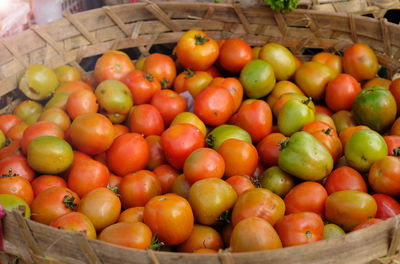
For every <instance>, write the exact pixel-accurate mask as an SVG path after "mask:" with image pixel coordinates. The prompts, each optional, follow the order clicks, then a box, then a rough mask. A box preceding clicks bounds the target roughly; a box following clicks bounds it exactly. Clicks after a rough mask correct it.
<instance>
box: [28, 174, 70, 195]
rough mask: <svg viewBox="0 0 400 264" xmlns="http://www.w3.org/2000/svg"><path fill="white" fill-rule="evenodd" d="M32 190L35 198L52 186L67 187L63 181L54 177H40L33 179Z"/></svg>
mask: <svg viewBox="0 0 400 264" xmlns="http://www.w3.org/2000/svg"><path fill="white" fill-rule="evenodd" d="M31 185H32V189H33V193H34V194H35V196H37V195H38V194H39V193H41V192H43V191H44V190H47V189H49V188H51V187H54V186H59V187H67V183H66V182H65V180H64V179H63V178H61V177H59V176H55V175H41V176H39V177H37V178H35V179H34V180H33V181H32V182H31Z"/></svg>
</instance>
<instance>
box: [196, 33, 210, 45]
mask: <svg viewBox="0 0 400 264" xmlns="http://www.w3.org/2000/svg"><path fill="white" fill-rule="evenodd" d="M194 39H195V40H196V45H204V44H206V43H207V42H208V41H210V40H209V39H208V38H207V36H202V35H200V34H196V35H195V36H194Z"/></svg>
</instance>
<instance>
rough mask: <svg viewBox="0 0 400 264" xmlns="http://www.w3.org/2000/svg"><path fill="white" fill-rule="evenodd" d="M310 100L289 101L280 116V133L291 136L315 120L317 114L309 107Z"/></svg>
mask: <svg viewBox="0 0 400 264" xmlns="http://www.w3.org/2000/svg"><path fill="white" fill-rule="evenodd" d="M309 102H310V99H308V100H305V101H298V100H289V101H288V102H287V103H286V104H285V105H284V106H283V107H282V109H281V111H280V112H279V115H278V128H279V131H280V132H281V133H282V134H284V135H285V136H290V135H292V134H294V133H295V132H297V131H299V130H300V129H301V128H302V127H303V126H304V125H306V124H307V123H310V122H313V121H314V120H315V112H314V110H313V108H312V107H311V106H310V105H309Z"/></svg>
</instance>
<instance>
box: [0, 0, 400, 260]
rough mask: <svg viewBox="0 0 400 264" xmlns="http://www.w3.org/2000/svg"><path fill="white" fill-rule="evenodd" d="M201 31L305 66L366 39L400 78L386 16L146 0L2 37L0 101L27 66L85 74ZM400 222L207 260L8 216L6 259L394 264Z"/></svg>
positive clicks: (397, 32) (398, 42)
mask: <svg viewBox="0 0 400 264" xmlns="http://www.w3.org/2000/svg"><path fill="white" fill-rule="evenodd" d="M193 28H198V29H201V30H204V31H205V32H206V33H207V34H208V35H209V36H210V37H212V38H214V39H217V40H218V39H226V38H230V37H238V38H242V39H245V40H246V42H248V43H249V44H250V45H264V44H265V43H266V42H276V43H280V44H282V45H284V46H286V47H288V48H289V49H290V50H291V51H292V52H293V53H294V54H295V55H296V56H298V57H299V58H300V59H303V60H305V59H308V57H307V55H303V51H304V49H306V48H321V49H324V50H327V51H331V52H335V51H343V50H344V49H345V48H346V47H347V46H349V45H351V44H353V43H355V42H362V43H366V44H368V45H369V46H370V47H371V48H372V49H374V51H375V52H376V54H377V56H378V59H379V62H380V63H381V65H383V66H385V67H386V68H387V69H388V73H389V75H392V74H394V73H397V72H399V71H400V26H398V25H394V24H391V23H388V22H387V21H386V20H385V19H379V20H378V19H371V18H366V17H358V16H353V15H346V14H333V13H324V12H319V11H308V10H295V11H293V12H291V13H285V14H282V13H280V12H274V11H272V10H271V9H268V8H266V7H248V6H246V7H243V6H240V5H238V4H211V3H187V2H185V3H179V2H159V3H157V4H156V3H153V2H149V1H148V2H144V3H138V4H130V5H117V6H112V7H104V8H102V9H96V10H91V11H87V12H82V13H77V14H71V13H69V12H67V13H65V15H64V18H63V19H61V20H58V21H55V22H53V23H49V24H46V25H42V26H34V27H32V28H31V29H29V30H27V31H24V32H23V33H21V34H18V35H15V36H12V37H10V38H0V96H3V97H4V96H6V95H7V94H9V93H10V92H12V91H14V90H15V89H16V87H17V81H18V78H19V76H20V75H21V73H22V71H23V70H24V68H25V67H26V66H28V65H29V64H34V63H42V64H46V65H48V66H50V67H56V66H59V65H63V64H71V65H73V66H75V67H77V68H78V69H79V70H80V71H82V73H83V74H87V73H86V72H85V71H84V70H83V69H82V67H80V66H79V62H80V61H81V60H82V59H83V58H85V57H91V56H94V55H99V54H102V53H104V52H106V51H108V50H111V49H126V48H132V47H137V48H138V49H139V50H140V52H141V53H142V55H144V56H146V55H148V54H149V50H150V48H151V46H152V45H155V44H165V43H175V42H176V41H177V40H178V39H179V37H180V36H181V35H182V34H183V32H185V31H186V30H189V29H193ZM11 100H12V101H13V102H15V101H14V99H11ZM13 102H9V103H13ZM399 219H400V216H398V217H396V218H392V219H390V220H387V221H385V222H383V223H380V224H377V225H375V226H374V227H373V228H367V229H363V230H360V231H357V232H354V233H351V234H348V235H346V236H344V237H339V238H334V239H330V240H325V241H321V242H318V243H315V244H312V245H306V246H298V247H291V248H285V249H278V250H271V251H262V252H251V253H236V254H231V253H230V252H226V251H221V252H220V253H219V254H217V255H205V256H199V255H195V254H181V253H168V252H154V251H151V250H148V251H143V250H132V249H127V248H123V247H119V246H114V245H110V244H106V243H104V242H101V241H97V240H87V239H86V238H84V236H83V235H82V234H79V233H68V232H64V231H60V230H56V229H54V228H51V227H48V226H45V225H42V224H39V223H36V222H33V221H30V220H25V219H24V218H23V217H22V216H21V215H20V214H19V213H18V212H16V211H14V212H13V213H9V214H8V215H7V216H6V217H5V219H4V229H5V230H4V235H5V251H4V252H3V254H2V255H0V256H1V257H3V258H5V257H6V256H7V258H8V259H10V256H16V257H17V258H19V259H21V260H22V261H24V262H26V263H34V262H36V263H74V264H76V263H77V264H79V263H126V262H127V261H129V263H137V264H141V263H163V264H168V263H171V264H180V263H189V264H190V263H204V264H214V263H224V264H233V263H237V264H240V263H248V262H249V261H251V262H252V263H366V262H369V261H371V260H374V259H377V258H379V259H377V260H375V261H376V263H390V262H391V261H393V260H394V259H396V258H398V255H396V254H397V253H398V248H399V238H400V231H399V230H400V229H398V228H397V227H398V222H399ZM322 256H324V257H322ZM383 256H386V257H384V258H382V257H383ZM61 261H62V262H61Z"/></svg>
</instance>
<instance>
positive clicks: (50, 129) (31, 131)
mask: <svg viewBox="0 0 400 264" xmlns="http://www.w3.org/2000/svg"><path fill="white" fill-rule="evenodd" d="M40 136H55V137H59V138H62V139H63V138H64V131H63V130H62V129H61V128H60V127H59V126H57V125H56V124H54V123H53V122H49V121H40V122H36V123H35V124H32V125H30V126H29V127H27V128H26V129H25V131H24V135H23V136H22V141H21V148H22V152H23V153H24V154H26V153H27V151H28V145H29V143H30V142H31V141H32V140H33V139H34V138H37V137H40Z"/></svg>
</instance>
